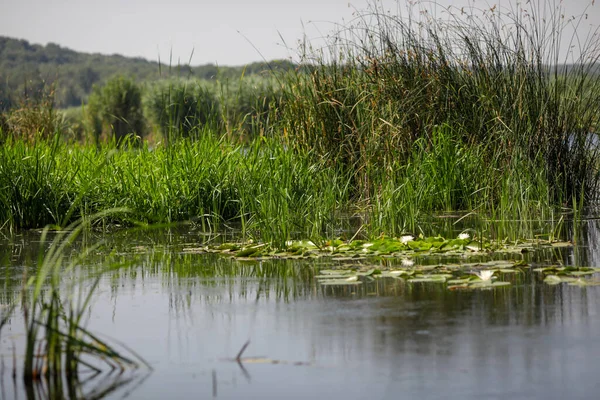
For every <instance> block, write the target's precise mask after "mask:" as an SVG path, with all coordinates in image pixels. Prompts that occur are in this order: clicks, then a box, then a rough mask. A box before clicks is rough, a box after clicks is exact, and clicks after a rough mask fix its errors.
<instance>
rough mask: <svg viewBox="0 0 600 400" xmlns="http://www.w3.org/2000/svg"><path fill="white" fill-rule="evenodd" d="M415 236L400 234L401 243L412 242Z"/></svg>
mask: <svg viewBox="0 0 600 400" xmlns="http://www.w3.org/2000/svg"><path fill="white" fill-rule="evenodd" d="M414 239H415V238H414V236H412V235H405V236H400V243H403V244H406V243H408V242H410V241H411V240H414Z"/></svg>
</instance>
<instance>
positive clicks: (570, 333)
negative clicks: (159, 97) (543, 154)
mask: <svg viewBox="0 0 600 400" xmlns="http://www.w3.org/2000/svg"><path fill="white" fill-rule="evenodd" d="M598 228H599V226H598V221H595V220H594V221H589V223H586V224H584V226H582V227H581V230H580V234H579V242H578V245H579V246H578V247H577V248H576V249H575V250H564V249H563V250H556V249H554V250H550V251H546V252H540V253H535V254H524V255H515V256H514V257H515V259H524V260H526V261H528V262H529V263H530V264H533V265H541V264H564V265H575V266H598V265H599V263H598V260H600V258H599V257H600V253H599V249H598V244H597V243H598V241H597V239H598V232H599V230H598ZM121 235H122V236H124V237H121V238H117V237H116V236H115V237H113V238H111V240H114V243H112V244H111V248H112V253H111V254H106V253H103V254H98V255H97V257H96V258H94V259H92V260H90V262H89V265H86V266H85V271H88V273H90V274H93V273H94V271H95V270H97V269H98V268H100V267H101V266H105V265H106V264H107V263H121V262H124V261H132V260H133V262H132V263H131V266H129V267H127V268H124V269H120V270H117V271H115V272H114V273H111V274H110V275H107V276H105V277H104V278H103V280H102V282H101V284H100V286H99V290H98V294H97V296H96V298H95V301H94V304H93V307H92V308H91V309H90V313H89V318H90V322H89V325H90V326H89V327H90V329H91V330H93V331H96V332H100V333H101V334H102V335H106V336H109V337H113V338H117V339H119V340H120V341H122V342H124V343H126V344H128V345H130V346H131V347H132V348H133V349H134V350H135V351H137V352H139V353H140V354H141V355H143V356H144V358H146V359H147V360H148V361H149V362H150V363H151V364H152V365H153V367H154V368H155V372H154V373H153V374H152V375H150V376H149V377H148V378H147V379H146V381H145V382H144V383H143V384H141V385H139V386H136V387H135V390H132V389H130V388H128V389H126V390H124V391H115V392H110V393H108V392H107V393H102V390H101V389H96V392H92V391H91V389H90V387H89V386H88V387H86V388H85V389H86V391H85V392H83V391H82V392H80V393H85V395H86V396H88V395H90V393H92V394H94V396H95V395H96V394H98V396H97V397H98V398H99V397H103V396H104V398H120V397H122V396H124V395H125V393H126V394H129V397H130V398H144V399H146V398H168V397H174V396H175V397H177V398H188V397H210V396H213V397H218V398H239V397H241V396H244V397H251V398H252V397H262V398H280V397H285V398H306V397H309V396H313V397H314V396H318V397H323V396H343V397H344V398H356V399H359V398H397V397H400V398H407V399H410V398H440V399H441V398H444V399H445V398H500V397H502V398H507V397H508V398H523V399H525V398H539V397H544V398H557V399H558V398H590V397H593V396H594V394H595V391H596V389H598V383H596V382H597V379H596V376H595V375H596V373H597V368H598V366H599V365H598V361H597V360H599V359H600V358H599V356H600V344H598V343H597V339H596V337H595V335H596V332H598V331H600V318H599V316H598V304H600V303H599V300H600V298H599V296H600V288H599V287H587V288H586V287H584V288H580V287H572V286H566V285H564V284H563V285H557V286H549V285H545V284H543V283H542V279H541V278H540V276H538V275H536V274H535V273H531V272H530V271H527V273H526V274H513V275H510V276H507V277H505V278H503V279H507V280H510V281H511V282H512V286H510V287H505V288H498V289H495V290H493V291H470V292H458V291H449V290H447V289H446V288H445V286H444V285H439V284H432V283H418V284H408V283H406V282H404V281H402V280H393V279H382V280H376V281H373V282H370V283H365V284H362V285H359V286H343V287H335V286H320V285H319V284H318V283H317V281H316V279H315V278H314V276H315V275H316V274H317V273H318V271H319V270H320V269H325V268H330V267H331V266H332V265H331V264H332V263H334V262H333V261H331V260H318V261H317V262H316V263H310V264H307V263H306V262H305V261H298V260H270V261H263V262H256V263H249V264H244V263H240V262H237V261H234V260H232V259H227V258H223V257H220V256H216V255H199V254H189V253H186V252H184V251H183V249H184V248H185V247H186V246H189V245H190V243H191V244H193V243H198V242H199V241H200V240H203V238H200V237H198V236H197V235H196V234H195V233H193V232H192V233H189V232H173V231H171V232H170V233H169V234H168V235H164V233H163V234H161V233H160V232H158V231H155V232H149V233H143V234H141V235H136V234H129V233H127V234H125V233H123V234H121ZM28 240H30V239H29V238H25V237H21V238H18V239H14V240H13V242H12V244H9V243H6V242H5V243H3V245H2V246H1V247H0V249H1V250H0V259H1V260H4V261H3V264H2V267H1V268H2V271H1V275H0V280H1V281H0V282H1V283H2V288H3V290H2V291H1V292H0V293H1V296H2V297H0V299H1V301H2V303H3V304H6V301H7V300H9V299H11V298H14V296H15V293H18V290H19V287H20V279H21V277H22V271H21V269H22V266H23V265H26V263H28V262H30V261H31V260H35V258H36V257H37V255H36V253H35V251H34V250H32V249H31V248H32V247H35V245H33V246H32V245H29V244H28V243H29V242H28ZM86 240H87V241H88V242H93V240H95V238H94V237H88V238H86ZM16 249H18V250H16ZM7 260H8V261H7ZM440 261H442V260H441V259H436V260H432V261H431V262H435V263H437V262H440ZM451 261H452V262H456V261H461V260H451ZM463 261H464V260H463ZM370 262H373V263H387V262H390V261H386V260H373V261H370ZM20 326H22V320H20V318H19V315H16V316H15V317H14V318H13V319H12V320H11V322H10V334H3V335H2V337H1V338H0V341H1V347H0V348H1V350H0V353H1V354H2V356H3V358H4V360H5V361H6V360H12V358H11V352H12V350H11V349H12V343H13V342H15V343H18V340H19V339H18V335H19V332H20V330H19V327H20ZM9 335H11V338H10V339H9V338H8V337H9ZM248 339H250V340H251V342H250V345H249V347H248V349H247V350H246V351H245V352H244V357H247V358H248V359H247V360H246V362H243V366H244V369H241V368H240V367H239V365H238V364H237V363H235V362H232V361H231V360H232V359H233V358H235V356H236V354H237V353H238V352H239V350H240V348H241V346H242V345H243V344H244V343H245V342H246V341H247V340H248ZM254 357H263V358H254ZM10 362H12V361H10ZM10 362H9V363H10ZM10 370H11V368H10V367H8V366H7V367H6V370H5V371H4V373H3V374H0V375H1V376H3V381H2V382H0V386H2V389H3V392H2V398H3V399H4V398H7V399H13V398H30V399H34V398H35V399H39V398H48V397H44V396H45V395H46V396H47V392H46V394H44V393H40V392H39V391H38V392H30V391H27V390H26V389H25V388H22V386H21V383H20V381H19V380H18V379H17V381H15V384H12V383H11V377H10ZM128 385H129V387H131V388H133V386H134V385H136V384H128ZM86 398H88V397H86Z"/></svg>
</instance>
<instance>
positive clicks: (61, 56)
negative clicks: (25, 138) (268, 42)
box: [0, 36, 295, 110]
mask: <svg viewBox="0 0 600 400" xmlns="http://www.w3.org/2000/svg"><path fill="white" fill-rule="evenodd" d="M294 67H295V66H294V65H293V64H292V63H291V62H289V61H271V62H268V63H266V62H265V63H252V64H249V65H247V66H236V67H223V66H218V67H217V66H216V65H214V64H207V65H202V66H188V65H176V66H169V65H159V63H158V62H154V61H149V60H146V59H143V58H133V57H124V56H121V55H118V54H114V55H103V54H88V53H80V52H77V51H73V50H70V49H68V48H65V47H61V46H59V45H57V44H54V43H49V44H47V45H46V46H41V45H37V44H30V43H29V42H28V41H26V40H20V39H13V38H9V37H4V36H0V110H2V109H7V108H10V107H11V105H14V104H15V103H17V102H18V101H19V100H20V99H22V98H23V95H25V94H26V95H27V96H35V95H36V94H39V93H41V92H42V90H44V88H45V89H46V90H48V88H52V89H53V90H54V92H55V93H54V94H55V102H56V105H57V107H61V108H63V107H71V106H79V105H81V104H82V102H85V101H86V100H87V96H88V95H89V93H90V92H91V89H92V86H93V85H95V84H102V83H104V82H106V80H107V79H108V78H110V77H111V76H114V75H117V74H122V75H127V76H131V77H134V78H135V79H136V80H138V81H140V82H141V81H150V80H157V79H161V78H166V77H169V76H174V75H176V76H184V77H196V78H200V79H215V77H216V76H217V74H218V76H219V77H220V78H221V79H232V78H235V77H239V76H240V75H241V74H242V73H243V72H244V73H245V74H246V75H252V74H260V73H265V72H266V71H268V70H269V69H270V68H275V69H290V68H294Z"/></svg>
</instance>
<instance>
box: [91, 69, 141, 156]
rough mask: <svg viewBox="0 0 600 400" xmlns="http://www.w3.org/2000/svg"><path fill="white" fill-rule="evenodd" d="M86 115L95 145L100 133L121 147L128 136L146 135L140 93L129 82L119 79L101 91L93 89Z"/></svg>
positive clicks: (96, 88)
mask: <svg viewBox="0 0 600 400" xmlns="http://www.w3.org/2000/svg"><path fill="white" fill-rule="evenodd" d="M88 113H89V114H88V115H89V118H90V120H91V124H92V126H93V133H94V138H95V140H96V142H99V140H100V137H101V135H102V134H104V136H105V137H106V138H108V139H111V140H115V142H116V143H117V144H120V143H122V141H123V140H124V139H125V137H127V136H129V135H131V136H133V137H134V138H136V137H138V136H143V135H144V133H145V129H146V128H145V119H144V114H143V112H142V92H141V89H140V88H139V86H138V85H137V84H136V83H135V82H134V81H133V80H132V79H128V78H125V77H123V76H118V77H115V78H113V79H111V80H110V81H108V83H107V84H106V85H105V86H104V87H102V88H100V87H98V86H96V87H94V91H93V93H92V95H91V96H90V102H89V105H88ZM100 127H101V130H99V128H100Z"/></svg>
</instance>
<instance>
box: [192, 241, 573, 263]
mask: <svg viewBox="0 0 600 400" xmlns="http://www.w3.org/2000/svg"><path fill="white" fill-rule="evenodd" d="M566 246H572V244H571V243H570V242H553V241H547V240H540V239H536V240H518V241H513V242H509V241H491V240H488V239H471V238H470V237H469V236H468V235H465V234H461V235H459V237H457V238H456V239H445V238H443V237H441V236H432V237H419V238H414V237H413V236H402V237H400V238H388V237H381V238H378V239H376V240H372V241H367V240H350V241H344V240H341V239H335V240H328V241H325V242H323V243H321V244H318V243H315V242H313V241H311V240H290V241H287V242H286V243H285V247H284V248H277V247H276V246H274V245H272V244H269V243H254V242H252V241H250V242H247V243H223V244H220V245H208V246H204V247H188V248H184V249H183V251H184V252H187V253H219V254H223V255H227V256H232V257H234V258H236V259H241V260H252V259H255V260H258V259H269V258H318V257H325V256H327V257H333V259H335V260H338V261H344V260H357V259H363V258H366V257H372V256H381V257H391V258H398V259H400V260H401V263H402V264H403V265H404V266H406V267H410V266H412V265H413V264H414V260H413V259H412V258H413V257H415V256H424V255H435V254H444V255H459V256H469V255H489V254H493V253H515V254H522V253H527V252H531V251H534V250H536V249H541V248H552V247H566ZM509 264H510V263H509Z"/></svg>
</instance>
